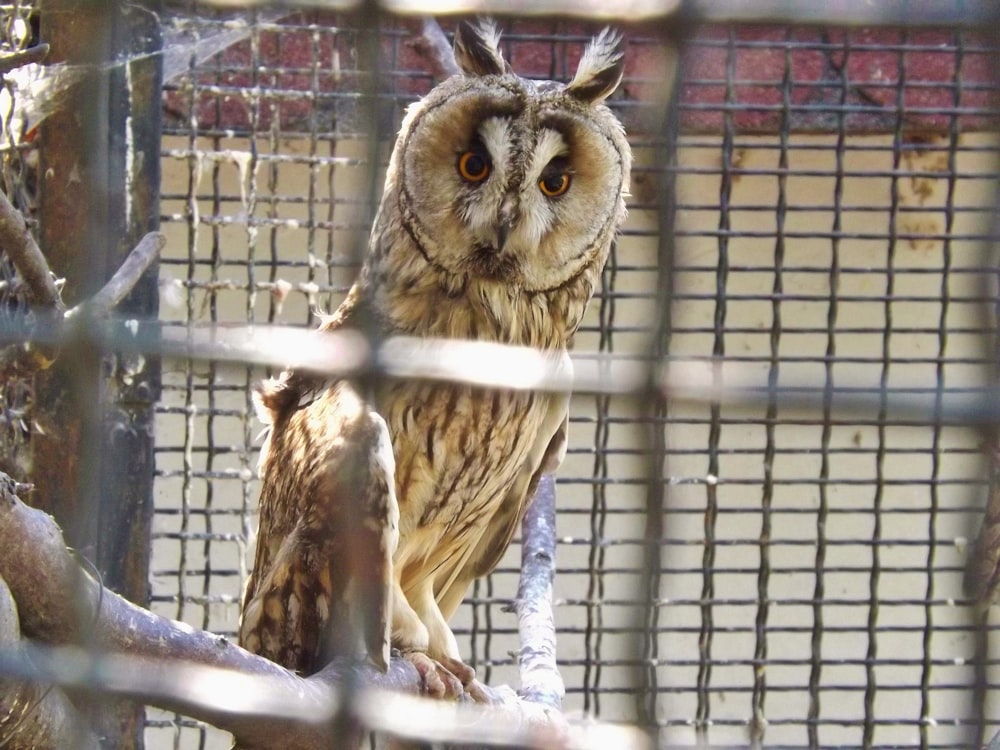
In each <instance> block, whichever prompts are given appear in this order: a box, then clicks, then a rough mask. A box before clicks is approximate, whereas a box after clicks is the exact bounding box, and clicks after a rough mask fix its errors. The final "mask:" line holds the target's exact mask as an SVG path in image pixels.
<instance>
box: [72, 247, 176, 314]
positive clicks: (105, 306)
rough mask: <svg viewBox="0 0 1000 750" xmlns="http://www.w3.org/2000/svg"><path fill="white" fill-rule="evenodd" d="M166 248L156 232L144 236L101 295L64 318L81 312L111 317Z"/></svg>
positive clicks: (78, 306)
mask: <svg viewBox="0 0 1000 750" xmlns="http://www.w3.org/2000/svg"><path fill="white" fill-rule="evenodd" d="M166 244H167V238H166V237H164V236H163V235H162V234H160V233H159V232H150V233H149V234H147V235H146V236H144V237H143V238H142V239H141V240H139V244H138V245H136V246H135V247H134V248H132V250H131V252H129V254H128V255H127V256H126V257H125V260H124V261H122V264H121V265H120V266H119V267H118V270H117V271H115V275H114V276H112V277H111V278H110V279H109V280H108V282H107V283H106V284H105V285H104V286H103V287H102V288H101V291H99V292H98V293H97V294H95V295H94V296H93V297H91V298H90V299H89V300H87V301H86V302H81V303H80V304H79V305H77V306H76V307H74V308H73V309H71V310H68V311H67V312H66V317H67V318H70V317H73V316H74V315H79V314H80V312H81V311H82V310H87V311H88V312H89V313H90V314H91V315H94V316H95V317H101V316H105V315H108V314H110V313H111V311H112V310H113V309H114V308H116V307H117V306H118V304H119V303H120V302H121V301H122V300H123V299H125V297H127V296H128V293H129V292H131V291H132V289H134V288H135V285H136V284H137V283H139V279H140V278H141V277H142V275H143V274H144V273H146V270H147V269H148V268H149V267H150V266H151V265H153V261H155V260H156V259H157V258H158V257H159V256H160V252H161V251H162V250H163V247H164V245H166Z"/></svg>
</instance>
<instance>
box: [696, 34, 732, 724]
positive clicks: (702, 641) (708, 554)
mask: <svg viewBox="0 0 1000 750" xmlns="http://www.w3.org/2000/svg"><path fill="white" fill-rule="evenodd" d="M736 54H737V52H736V32H735V30H734V29H730V30H729V34H728V44H727V45H726V84H725V85H726V94H725V102H726V110H725V112H724V113H723V128H722V178H721V180H720V184H719V234H718V251H719V258H718V265H717V267H716V276H715V314H714V316H713V328H714V330H713V343H712V356H713V357H716V358H719V359H721V358H723V357H724V356H725V354H726V312H727V309H728V305H727V297H728V284H729V236H730V231H731V229H732V226H731V223H730V222H731V217H730V215H729V203H730V200H731V198H732V192H733V140H734V137H735V134H734V128H733V105H734V104H735V103H736V89H735V84H734V80H735V79H736ZM718 385H719V384H718V383H713V387H715V386H718ZM710 414H711V417H710V422H709V432H708V475H709V477H713V478H715V479H716V480H717V479H718V477H719V445H720V442H721V438H722V419H721V417H722V409H721V407H720V406H719V405H718V404H712V406H711V407H710ZM718 487H719V482H718V481H708V482H706V483H705V517H704V519H703V525H704V531H705V536H704V547H703V551H702V556H701V571H702V572H701V574H702V587H701V628H700V630H699V633H698V652H699V653H698V683H697V698H698V705H697V709H696V713H695V729H696V731H697V732H698V733H699V741H705V740H706V739H707V738H706V736H705V733H706V732H707V730H708V726H709V724H710V720H711V708H712V701H711V685H712V638H713V636H714V634H715V621H714V606H715V532H716V529H715V525H716V522H717V520H718V515H719V496H718Z"/></svg>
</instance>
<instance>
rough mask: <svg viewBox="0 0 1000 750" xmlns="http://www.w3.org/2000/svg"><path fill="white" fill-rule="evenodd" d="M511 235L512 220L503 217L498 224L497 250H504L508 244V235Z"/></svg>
mask: <svg viewBox="0 0 1000 750" xmlns="http://www.w3.org/2000/svg"><path fill="white" fill-rule="evenodd" d="M509 235H510V220H509V219H506V220H505V219H501V220H500V223H499V224H498V225H497V251H498V252H500V251H502V250H503V246H504V245H506V244H507V237H508V236H509Z"/></svg>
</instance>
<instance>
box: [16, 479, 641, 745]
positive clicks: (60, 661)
mask: <svg viewBox="0 0 1000 750" xmlns="http://www.w3.org/2000/svg"><path fill="white" fill-rule="evenodd" d="M16 489H17V486H16V485H15V484H14V482H13V480H11V479H10V477H8V476H6V475H5V474H0V577H2V578H3V579H4V580H6V581H7V584H8V586H9V587H10V591H11V593H12V594H13V596H14V599H15V600H16V601H17V603H18V607H19V609H20V621H21V629H22V631H23V633H24V634H25V635H27V636H29V637H31V638H33V639H34V640H35V642H42V643H46V644H55V645H56V646H59V647H61V648H59V649H57V650H56V651H54V652H53V651H52V650H51V649H35V650H33V651H31V652H30V654H31V661H32V664H31V665H26V664H25V663H24V661H23V660H20V659H18V658H16V655H14V656H12V655H11V654H10V653H7V652H4V653H3V658H2V659H0V671H2V672H5V673H6V674H8V675H10V674H14V675H17V676H19V677H21V678H25V679H30V678H32V677H34V679H36V680H43V681H51V682H54V683H56V684H60V685H66V686H71V687H86V688H88V689H89V690H101V691H104V692H107V693H113V694H116V695H120V696H126V697H130V698H133V699H135V700H139V701H142V702H143V703H147V704H149V705H154V706H158V707H161V708H165V709H167V710H172V711H178V712H179V713H183V714H186V715H188V716H192V717H194V718H197V719H201V720H203V721H207V722H209V723H211V724H213V725H215V726H217V727H220V728H221V729H224V730H226V731H229V732H232V733H233V734H234V735H235V736H236V738H237V740H238V742H239V743H240V745H241V747H244V748H265V747H281V748H282V749H283V750H314V749H315V750H318V749H319V748H326V747H328V746H329V738H330V735H329V732H330V727H331V726H332V723H333V721H334V720H335V718H336V717H337V716H338V712H339V711H341V710H350V712H351V714H352V715H353V716H354V717H355V718H356V719H357V720H358V721H359V722H360V723H361V725H362V726H365V727H367V728H369V729H372V730H375V731H380V732H384V733H386V734H390V735H393V736H397V737H402V738H405V739H423V740H425V741H440V742H449V743H453V744H454V743H459V744H463V743H468V744H474V743H475V744H480V743H482V744H486V743H492V744H507V745H510V746H520V747H539V748H541V747H544V748H553V749H557V748H577V747H579V748H585V747H595V748H600V749H601V750H604V748H606V747H607V746H614V747H622V748H631V747H644V746H645V745H644V744H643V739H642V738H643V735H641V734H640V733H638V732H634V731H630V730H627V729H622V728H618V727H610V726H607V725H595V724H593V723H590V724H587V725H586V727H585V728H584V727H575V726H569V725H567V724H566V722H565V719H564V718H563V717H562V715H561V714H560V713H559V712H558V711H555V710H553V709H551V708H550V707H547V706H544V705H541V704H536V703H531V702H528V701H523V700H520V699H518V698H517V697H516V696H515V695H514V694H513V691H510V690H509V689H508V690H506V691H504V690H498V691H496V693H497V698H498V704H497V705H496V706H490V707H486V708H484V707H480V706H474V705H469V704H467V703H449V702H444V701H431V700H429V699H425V698H419V697H417V696H415V695H413V693H415V692H417V690H418V685H419V681H418V677H417V674H416V671H415V670H414V669H413V667H412V666H411V665H410V664H409V663H407V662H405V661H402V660H398V659H394V660H393V661H392V664H391V667H390V669H389V671H388V672H387V673H384V674H383V673H382V672H380V671H378V670H377V669H376V668H375V667H373V666H371V665H368V664H362V665H354V666H350V665H345V664H339V663H334V664H331V665H329V666H328V667H327V668H326V669H324V670H323V671H321V672H319V673H318V674H316V675H314V676H312V677H310V678H307V679H304V678H302V677H299V676H298V675H295V674H293V673H292V672H289V671H288V670H285V669H283V668H281V667H279V666H278V665H276V664H273V663H272V662H270V661H267V660H266V659H263V658H261V657H258V656H256V655H254V654H251V653H249V652H247V651H245V650H243V649H241V648H239V647H238V646H236V645H234V644H232V643H230V642H228V641H227V640H225V639H224V638H219V637H218V636H215V635H212V634H211V633H206V632H204V631H200V630H195V629H193V628H191V627H189V626H187V625H184V624H182V623H178V622H175V621H173V620H169V619H167V618H164V617H160V616H158V615H155V614H153V613H151V612H149V611H148V610H145V609H143V608H141V607H138V606H136V605H134V604H132V603H130V602H128V601H127V600H125V599H123V598H121V597H119V596H117V595H116V594H114V593H113V592H111V591H108V590H106V589H103V588H102V587H101V586H100V585H99V584H98V583H97V582H96V581H95V580H94V579H93V578H91V577H90V576H89V575H88V574H87V573H86V572H84V571H83V570H82V569H81V568H80V567H79V565H78V564H77V562H76V560H75V559H74V557H73V555H72V554H71V553H70V552H69V551H68V550H67V549H66V545H65V542H64V540H63V537H62V534H61V532H60V531H59V528H58V527H57V526H56V524H55V522H54V521H53V520H52V519H51V517H49V516H48V515H47V514H45V513H43V512H41V511H39V510H36V509H33V508H31V507H29V506H27V505H24V504H23V503H22V502H21V501H20V500H19V499H18V498H17V496H16V494H15V493H16ZM348 670H352V671H350V672H348ZM348 675H349V676H350V681H351V682H352V683H354V684H356V685H357V686H359V689H358V691H356V692H355V693H352V695H351V696H350V700H349V701H345V697H346V696H345V693H344V680H345V677H347V676H348ZM405 693H410V694H409V695H407V694H405ZM608 733H610V735H609V734H608ZM595 738H598V741H599V742H600V743H601V744H596V745H595V744H594V742H593V740H594V739H595Z"/></svg>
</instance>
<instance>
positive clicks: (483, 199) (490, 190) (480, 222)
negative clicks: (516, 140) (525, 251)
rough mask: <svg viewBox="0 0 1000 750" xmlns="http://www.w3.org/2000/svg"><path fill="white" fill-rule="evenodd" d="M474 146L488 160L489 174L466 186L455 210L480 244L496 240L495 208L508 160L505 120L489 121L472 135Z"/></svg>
mask: <svg viewBox="0 0 1000 750" xmlns="http://www.w3.org/2000/svg"><path fill="white" fill-rule="evenodd" d="M476 141H477V143H478V145H481V147H482V148H483V149H484V150H485V151H486V153H487V154H488V156H489V161H490V165H491V172H490V175H489V177H487V178H486V179H485V180H483V181H482V182H480V183H476V184H467V185H466V188H465V190H464V191H463V193H464V194H463V196H462V202H461V205H460V207H459V211H460V215H461V217H462V220H463V221H464V222H465V223H466V225H468V227H469V229H470V230H471V231H472V232H473V234H474V236H476V238H477V239H478V240H480V242H492V243H493V244H494V245H495V244H496V243H495V240H496V236H495V234H496V227H495V224H496V216H497V212H496V206H497V205H498V204H499V203H500V201H501V200H502V198H503V192H504V184H505V183H506V181H507V172H508V169H507V165H508V164H509V163H510V158H511V153H510V151H511V122H510V118H507V117H490V118H488V119H486V120H484V121H483V123H482V124H481V125H480V126H479V129H478V131H477V133H476Z"/></svg>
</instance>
